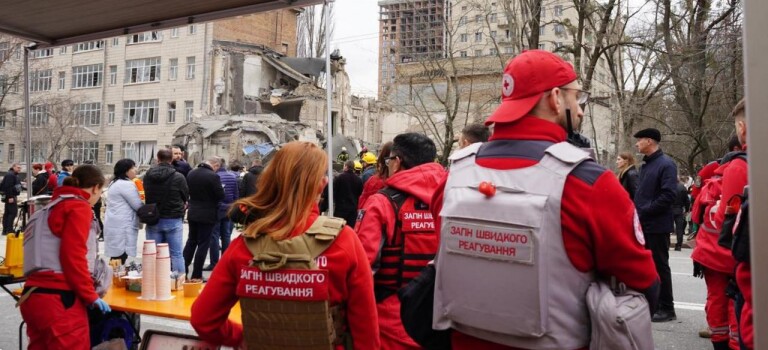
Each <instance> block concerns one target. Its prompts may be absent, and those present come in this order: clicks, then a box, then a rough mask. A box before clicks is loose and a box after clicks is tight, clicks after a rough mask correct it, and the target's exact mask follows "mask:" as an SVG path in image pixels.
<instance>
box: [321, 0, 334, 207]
mask: <svg viewBox="0 0 768 350" xmlns="http://www.w3.org/2000/svg"><path fill="white" fill-rule="evenodd" d="M331 2H332V0H325V2H324V4H323V11H324V13H325V14H324V15H323V18H325V97H326V106H327V113H328V115H327V117H328V120H327V121H326V129H327V132H326V137H327V138H328V142H327V143H326V147H327V148H326V150H327V151H328V215H330V216H332V215H333V112H331V108H332V106H333V98H332V94H333V83H332V81H331V79H332V77H331V33H330V29H331V25H330V18H328V17H329V16H330V14H331Z"/></svg>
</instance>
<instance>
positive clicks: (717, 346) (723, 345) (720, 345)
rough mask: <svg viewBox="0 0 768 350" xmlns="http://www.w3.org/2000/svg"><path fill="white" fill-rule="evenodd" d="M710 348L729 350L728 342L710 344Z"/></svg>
mask: <svg viewBox="0 0 768 350" xmlns="http://www.w3.org/2000/svg"><path fill="white" fill-rule="evenodd" d="M712 347H714V348H715V350H730V348H729V347H728V341H727V340H725V341H719V342H712Z"/></svg>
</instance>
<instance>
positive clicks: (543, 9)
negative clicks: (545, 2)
mask: <svg viewBox="0 0 768 350" xmlns="http://www.w3.org/2000/svg"><path fill="white" fill-rule="evenodd" d="M540 18H541V19H544V18H547V8H546V7H544V6H542V7H541V17H540Z"/></svg>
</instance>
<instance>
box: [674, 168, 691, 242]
mask: <svg viewBox="0 0 768 350" xmlns="http://www.w3.org/2000/svg"><path fill="white" fill-rule="evenodd" d="M676 194H677V196H675V203H674V204H673V205H672V213H673V214H674V215H675V235H676V236H677V242H676V243H675V250H676V251H678V252H679V251H681V250H682V249H683V237H684V236H685V226H686V225H687V224H688V222H687V221H686V220H685V214H686V213H688V212H689V211H690V210H691V199H690V198H689V197H688V188H686V187H685V178H684V177H683V176H680V178H679V179H678V182H677V191H676Z"/></svg>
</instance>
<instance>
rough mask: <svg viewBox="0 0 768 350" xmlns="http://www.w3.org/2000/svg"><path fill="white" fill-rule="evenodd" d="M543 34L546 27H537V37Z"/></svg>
mask: <svg viewBox="0 0 768 350" xmlns="http://www.w3.org/2000/svg"><path fill="white" fill-rule="evenodd" d="M544 33H546V27H545V26H544V25H542V26H541V27H539V35H544Z"/></svg>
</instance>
